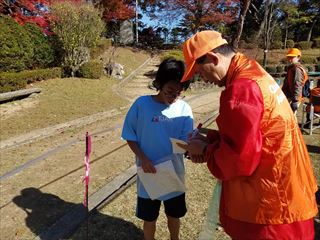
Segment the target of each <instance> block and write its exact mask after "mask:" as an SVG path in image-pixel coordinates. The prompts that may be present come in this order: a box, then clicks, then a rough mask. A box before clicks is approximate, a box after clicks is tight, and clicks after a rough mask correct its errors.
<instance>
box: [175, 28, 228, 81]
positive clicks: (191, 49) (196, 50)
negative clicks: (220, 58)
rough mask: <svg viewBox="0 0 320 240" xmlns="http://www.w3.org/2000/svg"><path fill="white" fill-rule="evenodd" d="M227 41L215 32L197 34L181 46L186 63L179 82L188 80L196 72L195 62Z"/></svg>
mask: <svg viewBox="0 0 320 240" xmlns="http://www.w3.org/2000/svg"><path fill="white" fill-rule="evenodd" d="M227 43H228V42H227V40H225V39H224V38H222V36H221V34H220V33H219V32H216V31H202V32H198V33H196V34H195V35H193V36H192V37H191V38H189V39H188V40H187V41H185V43H184V44H183V55H184V59H185V62H186V71H185V73H184V75H183V77H182V80H181V82H185V81H188V80H190V78H191V77H192V76H193V74H194V73H195V71H196V60H197V59H198V58H200V57H202V56H203V55H205V54H206V53H208V52H210V51H211V50H213V49H215V48H217V47H219V46H221V45H224V44H227Z"/></svg>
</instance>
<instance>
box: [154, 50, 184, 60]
mask: <svg viewBox="0 0 320 240" xmlns="http://www.w3.org/2000/svg"><path fill="white" fill-rule="evenodd" d="M170 57H173V58H175V59H177V60H183V61H184V58H183V53H182V51H181V50H170V51H166V52H164V53H163V54H161V56H160V58H161V61H163V60H164V59H167V58H170Z"/></svg>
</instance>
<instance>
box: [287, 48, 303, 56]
mask: <svg viewBox="0 0 320 240" xmlns="http://www.w3.org/2000/svg"><path fill="white" fill-rule="evenodd" d="M297 56H301V51H300V50H299V49H298V48H290V49H289V50H288V53H287V57H297Z"/></svg>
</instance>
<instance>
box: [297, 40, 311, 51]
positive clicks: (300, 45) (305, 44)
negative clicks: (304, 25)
mask: <svg viewBox="0 0 320 240" xmlns="http://www.w3.org/2000/svg"><path fill="white" fill-rule="evenodd" d="M311 46H312V42H311V41H310V42H308V41H301V42H298V43H297V47H298V48H300V49H302V50H306V49H310V48H311Z"/></svg>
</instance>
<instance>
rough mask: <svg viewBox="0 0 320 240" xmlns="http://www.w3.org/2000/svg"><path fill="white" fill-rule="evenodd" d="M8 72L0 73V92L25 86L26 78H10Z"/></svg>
mask: <svg viewBox="0 0 320 240" xmlns="http://www.w3.org/2000/svg"><path fill="white" fill-rule="evenodd" d="M6 74H8V75H9V76H10V73H0V93H5V92H11V91H16V90H19V89H23V88H25V87H26V86H27V80H26V79H23V78H10V77H9V76H8V75H6Z"/></svg>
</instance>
